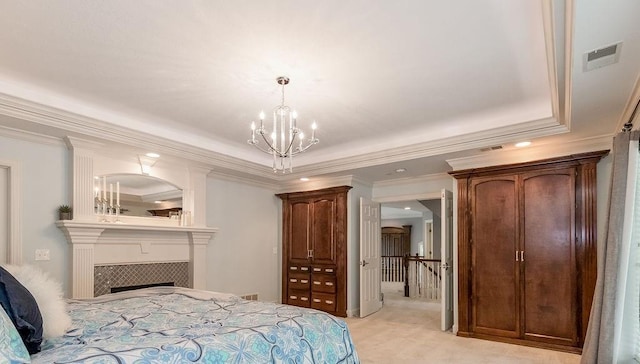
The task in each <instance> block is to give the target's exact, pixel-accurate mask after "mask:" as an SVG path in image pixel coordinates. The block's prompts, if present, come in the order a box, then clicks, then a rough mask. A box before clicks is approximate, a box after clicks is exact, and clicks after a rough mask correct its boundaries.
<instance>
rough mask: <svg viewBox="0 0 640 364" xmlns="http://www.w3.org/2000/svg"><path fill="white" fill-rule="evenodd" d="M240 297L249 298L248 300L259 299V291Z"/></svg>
mask: <svg viewBox="0 0 640 364" xmlns="http://www.w3.org/2000/svg"><path fill="white" fill-rule="evenodd" d="M240 298H242V299H245V300H248V301H257V300H258V294H257V293H252V294H245V295H242V296H240Z"/></svg>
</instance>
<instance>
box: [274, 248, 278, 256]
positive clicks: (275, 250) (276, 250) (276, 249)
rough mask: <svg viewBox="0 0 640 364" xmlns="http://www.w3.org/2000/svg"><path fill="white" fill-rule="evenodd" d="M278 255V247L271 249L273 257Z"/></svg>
mask: <svg viewBox="0 0 640 364" xmlns="http://www.w3.org/2000/svg"><path fill="white" fill-rule="evenodd" d="M277 254H278V247H277V246H274V247H273V255H277Z"/></svg>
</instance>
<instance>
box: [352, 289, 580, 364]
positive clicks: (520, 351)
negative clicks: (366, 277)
mask: <svg viewBox="0 0 640 364" xmlns="http://www.w3.org/2000/svg"><path fill="white" fill-rule="evenodd" d="M346 321H347V324H348V326H349V329H350V330H351V334H352V336H353V341H354V342H355V345H356V351H357V352H358V356H359V357H360V360H361V361H362V363H365V364H368V363H385V364H386V363H447V364H448V363H545V364H550V363H562V364H575V363H579V362H580V356H579V355H576V354H569V353H563V352H557V351H552V350H544V349H536V348H530V347H526V346H520V345H511V344H504V343H498V342H492V341H487V340H478V339H469V338H461V337H457V336H455V335H453V334H452V333H451V332H442V331H440V304H439V303H428V302H424V301H418V300H413V299H409V298H405V297H402V296H401V294H400V293H398V292H397V291H392V292H389V291H386V292H385V304H384V306H383V308H382V310H380V311H378V312H376V313H375V314H372V315H370V316H368V317H365V318H347V319H346Z"/></svg>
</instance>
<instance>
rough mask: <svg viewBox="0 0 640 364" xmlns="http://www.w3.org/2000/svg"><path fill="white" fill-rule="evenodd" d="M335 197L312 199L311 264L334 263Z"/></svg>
mask: <svg viewBox="0 0 640 364" xmlns="http://www.w3.org/2000/svg"><path fill="white" fill-rule="evenodd" d="M336 199H337V196H335V195H334V196H331V197H328V198H316V199H314V200H313V202H312V205H313V212H312V216H313V217H312V219H311V240H310V241H311V246H310V247H309V249H311V250H312V252H311V256H312V260H313V264H323V265H324V264H327V265H335V264H336V236H335V231H336V229H335V226H336V223H337V222H336Z"/></svg>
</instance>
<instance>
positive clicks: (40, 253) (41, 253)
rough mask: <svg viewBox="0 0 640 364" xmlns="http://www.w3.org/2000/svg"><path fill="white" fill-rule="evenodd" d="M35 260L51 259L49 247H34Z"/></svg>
mask: <svg viewBox="0 0 640 364" xmlns="http://www.w3.org/2000/svg"><path fill="white" fill-rule="evenodd" d="M36 260H51V256H50V255H49V249H36Z"/></svg>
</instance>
